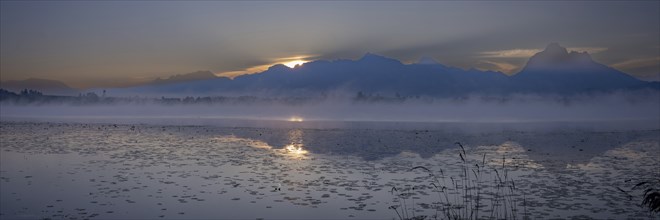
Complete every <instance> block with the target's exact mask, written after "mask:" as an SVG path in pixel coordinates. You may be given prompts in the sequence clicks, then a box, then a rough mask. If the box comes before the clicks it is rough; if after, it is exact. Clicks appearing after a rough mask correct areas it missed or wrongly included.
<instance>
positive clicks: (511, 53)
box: [479, 49, 541, 58]
mask: <svg viewBox="0 0 660 220" xmlns="http://www.w3.org/2000/svg"><path fill="white" fill-rule="evenodd" d="M538 52H541V50H540V49H511V50H496V51H484V52H480V53H479V54H480V56H481V57H492V58H528V57H531V56H532V55H534V54H536V53H538Z"/></svg>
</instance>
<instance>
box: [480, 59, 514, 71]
mask: <svg viewBox="0 0 660 220" xmlns="http://www.w3.org/2000/svg"><path fill="white" fill-rule="evenodd" d="M478 66H480V67H479V68H480V69H487V70H494V71H500V72H504V73H508V74H511V73H513V72H515V71H516V70H518V69H519V68H520V67H519V66H517V65H514V64H510V63H507V62H495V61H490V60H480V61H479V64H478Z"/></svg>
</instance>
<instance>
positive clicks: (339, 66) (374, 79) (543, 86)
mask: <svg viewBox="0 0 660 220" xmlns="http://www.w3.org/2000/svg"><path fill="white" fill-rule="evenodd" d="M199 75H204V74H199ZM206 75H208V74H206ZM214 76H215V75H214ZM202 78H203V77H202ZM645 87H652V88H655V89H660V83H649V82H645V81H641V80H638V79H636V78H634V77H632V76H630V75H628V74H625V73H623V72H620V71H618V70H615V69H613V68H610V67H608V66H605V65H603V64H599V63H597V62H595V61H593V60H592V59H591V56H590V55H589V54H587V53H586V52H583V53H580V52H568V51H567V50H566V48H564V47H561V46H560V45H559V44H557V43H551V44H549V45H548V46H547V47H546V48H545V50H543V51H541V52H539V53H537V54H535V55H533V56H532V57H531V58H530V59H529V61H528V62H527V64H526V66H525V67H524V68H523V69H522V70H521V71H520V72H518V73H517V74H515V75H513V76H507V75H505V74H503V73H501V72H495V71H481V70H476V69H469V70H464V69H460V68H454V67H449V66H445V65H442V64H440V63H438V62H437V61H435V60H433V59H432V58H427V57H423V58H422V59H420V61H419V62H417V63H413V64H403V63H401V62H400V61H398V60H396V59H392V58H388V57H384V56H380V55H377V54H373V53H367V54H365V55H364V56H363V57H361V58H359V59H357V60H346V59H339V60H331V61H329V60H317V61H313V62H309V63H305V64H303V65H299V66H296V67H294V68H289V67H287V66H285V65H282V64H277V65H274V66H271V67H270V68H268V69H267V70H265V71H263V72H260V73H255V74H249V75H241V76H238V77H235V78H234V79H230V78H226V77H208V79H200V80H195V81H183V82H176V81H174V82H172V83H168V84H162V83H157V84H151V85H146V86H140V87H133V88H127V89H118V90H117V89H115V90H113V92H116V93H134V94H145V95H146V94H163V95H164V94H168V95H196V94H198V95H268V96H314V95H323V94H327V93H332V92H337V91H341V92H349V93H357V92H362V93H367V94H377V95H383V96H394V95H397V96H398V95H401V96H431V97H452V96H458V95H469V94H488V95H500V94H512V93H540V94H548V93H549V94H575V93H582V92H593V91H613V90H619V89H638V88H645Z"/></svg>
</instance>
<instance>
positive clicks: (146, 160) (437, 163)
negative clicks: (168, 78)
mask: <svg viewBox="0 0 660 220" xmlns="http://www.w3.org/2000/svg"><path fill="white" fill-rule="evenodd" d="M622 124H625V126H623V125H622ZM0 152H1V154H0V165H1V166H0V178H1V179H0V218H2V219H45V218H50V219H87V218H89V219H95V218H97V219H122V218H132V219H135V218H145V219H159V218H162V219H209V218H232V219H236V218H240V219H272V218H276V219H283V218H286V219H328V218H332V219H347V218H348V219H350V218H354V219H413V218H418V219H423V218H426V219H436V218H437V219H447V218H450V217H451V218H464V219H475V218H477V217H478V218H480V219H539V218H543V219H548V218H579V219H590V218H594V219H623V218H641V219H658V216H657V215H655V216H654V215H651V214H650V213H649V212H648V210H647V209H645V208H643V207H641V206H640V204H641V201H642V197H641V193H642V192H641V191H639V190H632V189H631V188H632V187H633V186H634V185H635V184H636V183H637V182H639V181H643V180H649V179H653V178H658V177H659V176H660V169H659V168H660V160H658V158H659V155H660V130H659V129H658V125H657V122H653V121H650V122H649V121H646V122H645V121H636V122H622V121H617V122H553V123H412V122H342V121H334V122H333V121H320V122H283V121H267V120H238V119H204V118H189V119H186V118H178V119H170V120H162V118H161V119H157V118H151V119H150V118H142V119H135V118H78V119H71V118H58V119H43V120H28V119H22V118H13V119H8V118H3V120H2V123H1V126H0Z"/></svg>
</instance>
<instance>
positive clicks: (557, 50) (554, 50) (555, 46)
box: [541, 42, 568, 56]
mask: <svg viewBox="0 0 660 220" xmlns="http://www.w3.org/2000/svg"><path fill="white" fill-rule="evenodd" d="M541 53H546V54H551V55H555V56H565V55H568V50H566V48H565V47H562V46H561V45H559V43H556V42H554V43H549V44H548V46H546V47H545V50H543V51H542V52H541Z"/></svg>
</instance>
